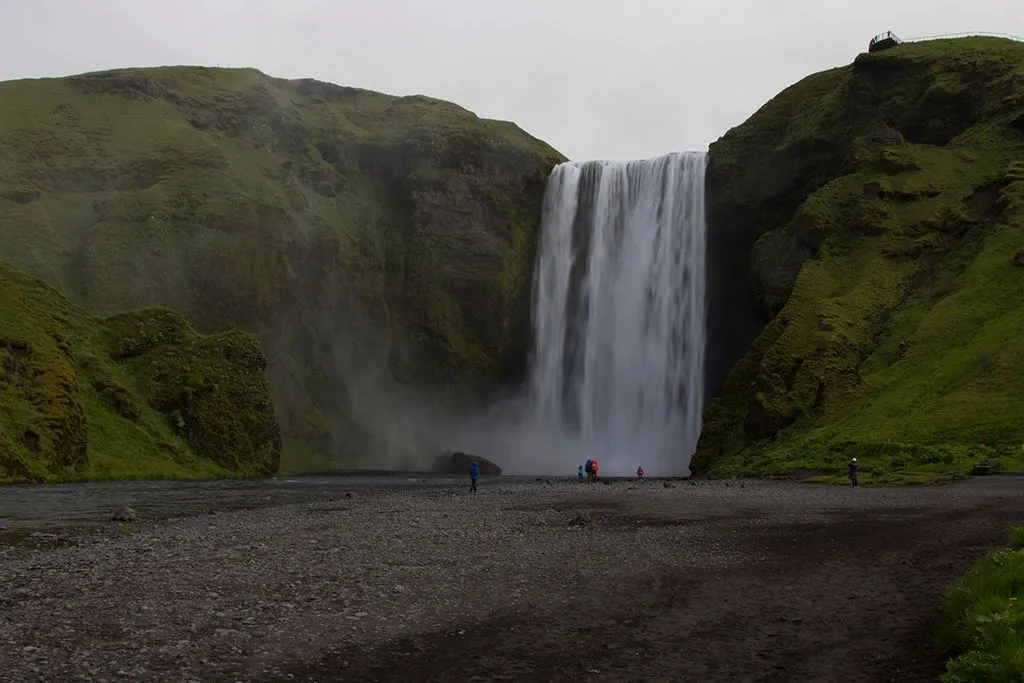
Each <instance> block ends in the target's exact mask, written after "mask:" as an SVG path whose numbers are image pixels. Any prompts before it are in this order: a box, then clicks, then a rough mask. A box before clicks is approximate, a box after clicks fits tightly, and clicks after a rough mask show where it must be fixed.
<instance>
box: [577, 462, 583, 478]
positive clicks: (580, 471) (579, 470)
mask: <svg viewBox="0 0 1024 683" xmlns="http://www.w3.org/2000/svg"><path fill="white" fill-rule="evenodd" d="M576 476H577V477H579V479H580V481H583V465H580V466H579V467H577V468H576Z"/></svg>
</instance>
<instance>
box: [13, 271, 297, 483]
mask: <svg viewBox="0 0 1024 683" xmlns="http://www.w3.org/2000/svg"><path fill="white" fill-rule="evenodd" d="M280 456H281V435H280V431H279V429H278V427H277V423H276V422H275V420H274V409H273V405H272V404H271V400H270V387H269V385H268V383H267V378H266V359H265V357H264V355H263V352H262V351H261V350H260V348H259V343H258V342H257V340H256V339H255V338H254V337H252V336H251V335H249V334H247V333H244V332H225V333H222V334H218V335H215V336H202V335H199V334H197V333H196V332H195V331H193V330H192V329H191V328H190V327H189V326H188V324H187V323H186V322H185V320H184V319H183V318H182V317H181V316H179V315H177V314H176V313H172V312H171V311H168V310H165V309H146V310H136V311H130V312H126V313H122V314H119V315H117V316H114V317H111V318H107V319H101V318H97V317H94V316H92V315H90V314H88V313H86V312H84V311H83V310H81V309H80V308H78V307H76V306H74V305H72V304H71V303H69V302H68V301H67V300H66V299H65V298H64V297H63V296H61V294H60V293H58V292H57V291H56V290H55V289H53V288H52V287H50V286H48V285H46V284H44V283H43V282H41V281H39V280H37V279H35V278H31V277H28V276H26V275H24V274H23V273H21V272H19V271H17V270H15V269H13V268H11V267H10V266H9V265H7V264H5V263H3V262H2V261H0V482H12V481H14V482H32V481H53V480H68V479H76V480H77V479H127V478H132V479H136V478H201V477H216V476H231V475H250V476H262V475H266V474H272V473H274V472H276V471H277V468H278V463H279V460H280Z"/></svg>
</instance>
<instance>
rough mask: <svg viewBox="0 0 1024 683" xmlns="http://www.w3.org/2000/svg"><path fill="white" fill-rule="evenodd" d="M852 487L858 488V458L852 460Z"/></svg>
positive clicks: (850, 473)
mask: <svg viewBox="0 0 1024 683" xmlns="http://www.w3.org/2000/svg"><path fill="white" fill-rule="evenodd" d="M849 477H850V485H851V486H853V487H854V488H857V458H853V459H851V460H850V472H849Z"/></svg>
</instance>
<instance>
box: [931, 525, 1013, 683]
mask: <svg viewBox="0 0 1024 683" xmlns="http://www.w3.org/2000/svg"><path fill="white" fill-rule="evenodd" d="M939 640H940V644H941V645H942V646H943V647H945V648H947V649H955V650H956V651H958V652H959V653H960V654H959V655H958V656H957V657H956V658H954V659H952V660H951V661H950V662H949V663H948V664H947V666H946V672H945V673H944V674H943V675H942V677H941V680H942V681H943V683H976V682H983V681H992V683H996V682H997V681H998V682H999V683H1002V682H1003V681H1007V682H1009V681H1024V527H1016V528H1014V529H1011V534H1010V544H1009V546H1008V547H1007V548H1005V549H1000V550H995V551H993V552H991V553H989V554H988V555H986V556H985V557H984V558H982V559H981V560H980V561H978V562H977V563H976V564H975V565H974V566H973V567H971V569H970V570H969V571H968V572H967V573H966V574H965V575H964V576H963V577H962V578H961V579H960V580H959V581H957V582H956V583H955V584H954V585H953V586H952V587H951V588H950V590H949V593H948V595H947V596H946V608H945V615H944V619H943V623H942V625H941V628H940V632H939Z"/></svg>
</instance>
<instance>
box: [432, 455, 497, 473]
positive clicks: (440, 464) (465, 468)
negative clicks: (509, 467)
mask: <svg viewBox="0 0 1024 683" xmlns="http://www.w3.org/2000/svg"><path fill="white" fill-rule="evenodd" d="M474 460H475V461H476V462H477V463H478V464H479V465H480V474H481V475H482V476H485V477H497V476H499V475H500V474H501V467H499V466H498V465H497V464H495V463H493V462H491V461H490V460H487V459H486V458H481V457H479V456H476V455H470V454H468V453H463V452H462V451H456V452H454V453H445V454H444V455H442V456H439V457H438V459H437V463H436V465H435V470H436V471H437V472H440V473H442V474H455V475H459V474H463V475H468V474H469V467H470V465H472V464H473V461H474Z"/></svg>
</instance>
